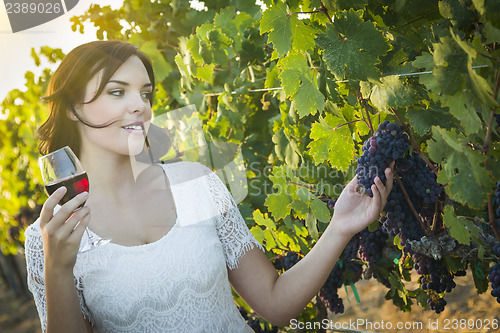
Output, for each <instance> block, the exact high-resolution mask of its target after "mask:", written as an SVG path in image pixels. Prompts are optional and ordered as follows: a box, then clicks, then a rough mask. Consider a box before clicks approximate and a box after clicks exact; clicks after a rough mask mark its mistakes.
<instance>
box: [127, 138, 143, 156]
mask: <svg viewBox="0 0 500 333" xmlns="http://www.w3.org/2000/svg"><path fill="white" fill-rule="evenodd" d="M144 149H145V144H144V138H143V139H142V140H129V143H128V153H129V155H130V156H136V155H139V154H140V153H141V152H142V151H143V150H144Z"/></svg>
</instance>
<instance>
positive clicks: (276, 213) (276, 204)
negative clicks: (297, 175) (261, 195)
mask: <svg viewBox="0 0 500 333" xmlns="http://www.w3.org/2000/svg"><path fill="white" fill-rule="evenodd" d="M290 201H291V200H290V196H289V195H287V194H286V193H285V191H281V192H278V193H271V194H269V195H268V196H267V198H266V200H265V202H264V205H265V206H266V207H267V208H268V209H269V211H270V212H271V213H272V214H273V217H274V219H275V220H279V219H282V218H285V216H288V215H290V207H289V206H288V203H289V202H290Z"/></svg>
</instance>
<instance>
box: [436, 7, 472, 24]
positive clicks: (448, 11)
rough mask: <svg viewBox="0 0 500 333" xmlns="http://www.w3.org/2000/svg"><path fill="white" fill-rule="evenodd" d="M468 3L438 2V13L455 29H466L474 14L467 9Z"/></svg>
mask: <svg viewBox="0 0 500 333" xmlns="http://www.w3.org/2000/svg"><path fill="white" fill-rule="evenodd" d="M467 2H469V1H464V0H440V1H439V13H440V14H441V15H442V16H443V17H444V18H447V19H449V20H450V21H451V24H453V25H454V26H455V28H457V29H463V28H466V27H467V26H468V25H470V24H472V22H473V21H474V12H473V11H472V10H470V9H469V8H468V5H469V4H468V3H467Z"/></svg>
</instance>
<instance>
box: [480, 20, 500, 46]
mask: <svg viewBox="0 0 500 333" xmlns="http://www.w3.org/2000/svg"><path fill="white" fill-rule="evenodd" d="M483 30H484V34H485V36H486V43H488V44H493V43H500V29H497V28H495V27H494V26H493V25H492V24H491V23H490V22H486V23H485V24H484V29H483Z"/></svg>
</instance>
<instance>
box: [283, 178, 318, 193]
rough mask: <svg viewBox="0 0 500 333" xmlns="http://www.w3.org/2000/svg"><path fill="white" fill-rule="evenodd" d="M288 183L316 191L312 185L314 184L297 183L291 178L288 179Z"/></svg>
mask: <svg viewBox="0 0 500 333" xmlns="http://www.w3.org/2000/svg"><path fill="white" fill-rule="evenodd" d="M287 183H288V184H293V185H297V186H301V187H305V188H307V189H308V190H310V191H315V189H314V186H312V185H303V184H299V183H296V182H294V181H291V180H289V181H287Z"/></svg>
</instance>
